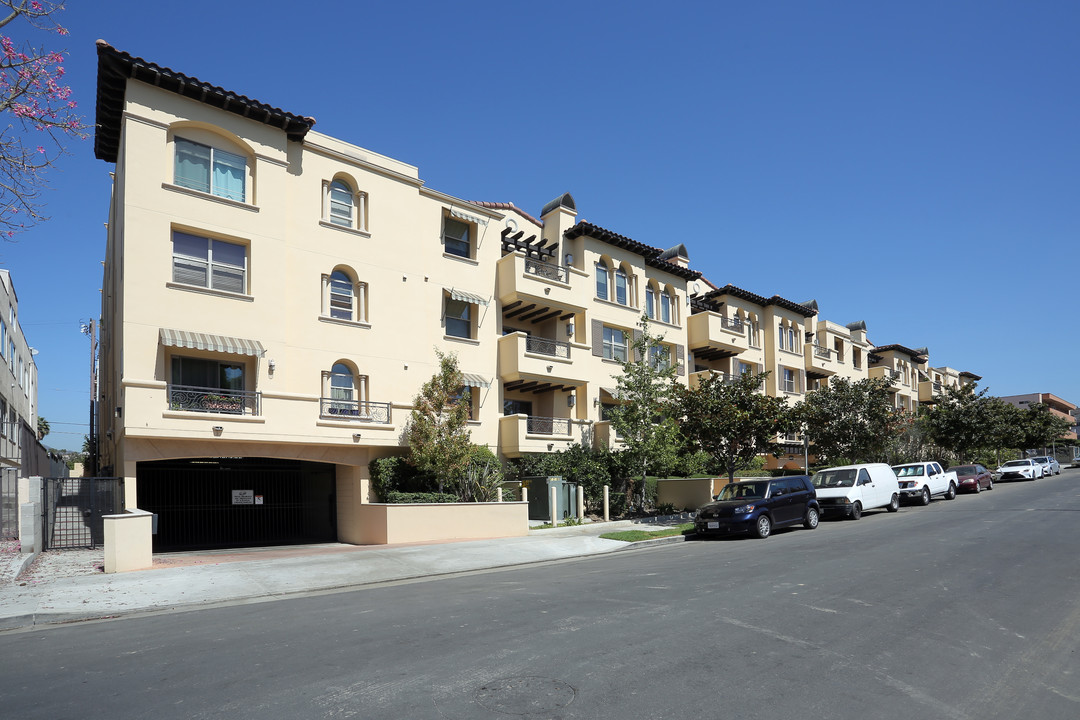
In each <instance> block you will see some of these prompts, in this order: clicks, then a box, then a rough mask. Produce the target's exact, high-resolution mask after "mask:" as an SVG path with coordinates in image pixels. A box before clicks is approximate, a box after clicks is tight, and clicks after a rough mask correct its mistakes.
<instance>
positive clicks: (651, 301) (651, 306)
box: [645, 285, 656, 320]
mask: <svg viewBox="0 0 1080 720" xmlns="http://www.w3.org/2000/svg"><path fill="white" fill-rule="evenodd" d="M645 315H646V316H647V317H648V318H649V319H650V320H655V319H656V291H655V290H653V287H652V285H648V286H646V288H645Z"/></svg>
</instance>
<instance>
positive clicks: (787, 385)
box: [781, 368, 799, 393]
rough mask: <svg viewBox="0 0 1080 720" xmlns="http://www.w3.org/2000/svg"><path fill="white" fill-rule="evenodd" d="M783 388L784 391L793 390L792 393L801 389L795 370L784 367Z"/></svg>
mask: <svg viewBox="0 0 1080 720" xmlns="http://www.w3.org/2000/svg"><path fill="white" fill-rule="evenodd" d="M781 389H782V390H783V391H784V392H791V393H793V392H798V391H799V386H798V380H797V379H796V378H795V371H794V370H789V369H788V368H784V376H783V381H782V385H781Z"/></svg>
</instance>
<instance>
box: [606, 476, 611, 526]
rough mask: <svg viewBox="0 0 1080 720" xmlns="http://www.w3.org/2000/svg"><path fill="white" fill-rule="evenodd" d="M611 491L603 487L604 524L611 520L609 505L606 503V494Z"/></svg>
mask: <svg viewBox="0 0 1080 720" xmlns="http://www.w3.org/2000/svg"><path fill="white" fill-rule="evenodd" d="M610 490H611V488H609V487H608V486H607V485H605V486H604V522H609V521H610V520H611V504H610V503H609V501H608V492H609V491H610Z"/></svg>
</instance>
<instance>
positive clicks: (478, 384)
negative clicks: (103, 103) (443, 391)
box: [461, 373, 491, 390]
mask: <svg viewBox="0 0 1080 720" xmlns="http://www.w3.org/2000/svg"><path fill="white" fill-rule="evenodd" d="M461 377H462V378H463V379H464V381H465V387H475V388H484V389H485V390H486V389H487V388H489V387H491V383H490V382H488V381H487V380H485V379H484V378H483V376H481V375H473V374H472V373H461Z"/></svg>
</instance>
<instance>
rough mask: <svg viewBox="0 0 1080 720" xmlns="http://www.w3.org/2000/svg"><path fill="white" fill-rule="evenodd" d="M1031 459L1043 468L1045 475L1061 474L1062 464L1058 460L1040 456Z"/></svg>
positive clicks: (1048, 456)
mask: <svg viewBox="0 0 1080 720" xmlns="http://www.w3.org/2000/svg"><path fill="white" fill-rule="evenodd" d="M1031 459H1032V460H1034V461H1035V462H1037V463H1039V464H1040V465H1042V466H1043V475H1060V474H1061V463H1059V462H1058V461H1057V458H1055V457H1052V456H1050V455H1040V456H1039V457H1034V458H1031Z"/></svg>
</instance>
